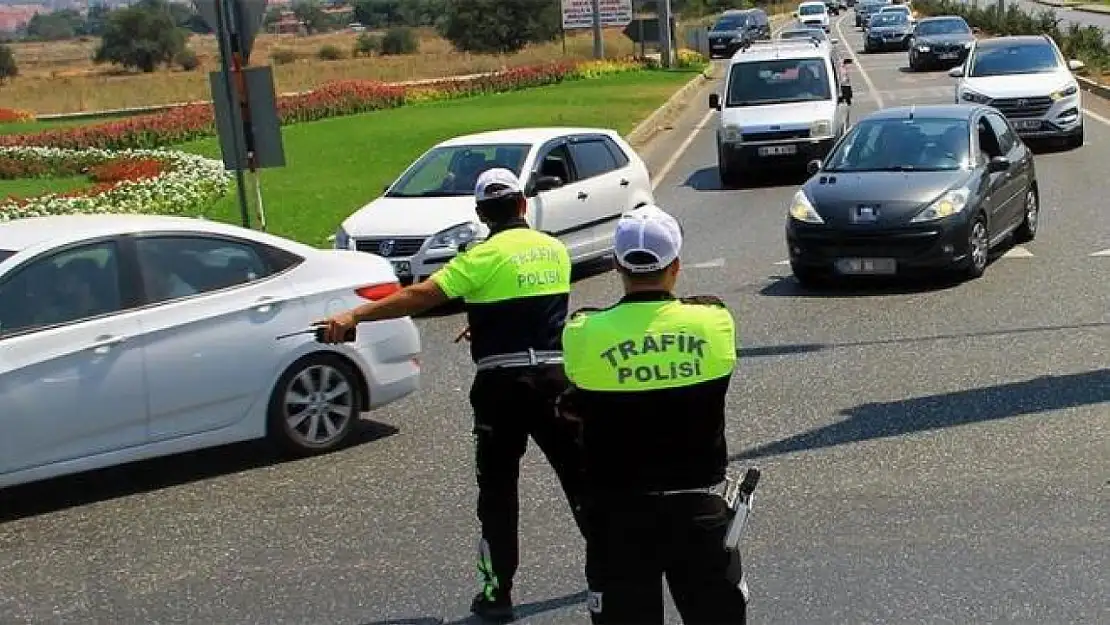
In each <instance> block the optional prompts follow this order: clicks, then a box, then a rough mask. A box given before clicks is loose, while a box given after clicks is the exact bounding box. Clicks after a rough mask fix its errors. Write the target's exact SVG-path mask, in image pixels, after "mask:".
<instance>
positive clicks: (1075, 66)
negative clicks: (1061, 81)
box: [1068, 59, 1087, 72]
mask: <svg viewBox="0 0 1110 625" xmlns="http://www.w3.org/2000/svg"><path fill="white" fill-rule="evenodd" d="M1085 67H1087V64H1086V63H1084V62H1083V61H1077V60H1075V59H1071V60H1070V61H1068V69H1070V70H1071V71H1073V72H1078V71H1079V70H1081V69H1083V68H1085Z"/></svg>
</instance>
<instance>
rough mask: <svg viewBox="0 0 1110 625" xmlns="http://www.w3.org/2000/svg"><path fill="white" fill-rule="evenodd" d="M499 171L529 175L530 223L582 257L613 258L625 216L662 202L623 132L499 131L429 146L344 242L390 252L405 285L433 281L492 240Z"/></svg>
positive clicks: (356, 217)
mask: <svg viewBox="0 0 1110 625" xmlns="http://www.w3.org/2000/svg"><path fill="white" fill-rule="evenodd" d="M494 167H504V168H506V169H509V170H511V171H513V172H514V173H515V174H517V176H519V177H520V181H521V183H522V184H523V185H524V190H525V195H526V196H527V197H528V212H527V214H526V218H527V220H528V222H529V223H530V224H531V226H532V227H533V228H536V229H537V230H541V231H544V232H547V233H548V234H551V235H553V236H555V237H558V238H559V239H560V240H562V241H563V243H565V244H566V246H567V248H568V249H569V251H570V257H571V260H572V261H573V262H574V263H582V262H585V261H590V260H597V259H601V258H603V257H605V256H607V255H609V254H611V253H612V251H613V228H614V226H615V223H616V220H617V219H618V218H619V217H620V215H621V213H623V212H625V211H627V210H630V209H633V208H636V207H638V206H643V205H645V204H653V203H654V202H655V199H654V196H653V194H652V190H651V178H650V175H649V174H648V170H647V166H646V165H644V162H643V161H642V160H641V159H640V157H639V156H638V155H637V154H636V151H635V150H633V149H632V146H630V145H628V143H626V142H625V140H624V139H623V138H622V137H621V136H620V134H619V133H617V132H616V131H613V130H608V129H601V128H521V129H516V130H498V131H493V132H485V133H480V134H475V135H467V136H463V137H457V138H454V139H449V140H447V141H444V142H442V143H440V144H438V145H436V146H435V147H433V148H432V149H430V150H428V151H427V152H425V153H424V155H423V156H421V157H420V158H419V159H417V160H416V162H415V163H413V164H412V165H410V166H409V167H408V169H406V170H405V171H404V172H402V173H401V176H400V177H399V178H398V179H397V180H396V182H394V183H393V184H392V185H390V186H389V187H387V188H386V190H385V193H384V194H383V195H382V196H381V197H379V198H377V199H376V200H374V201H372V202H370V203H369V204H367V205H366V206H363V207H362V208H360V209H358V210H357V211H355V213H354V214H353V215H351V216H350V217H348V218H347V219H346V220H344V221H343V224H342V225H341V226H340V228H339V230H338V231H337V232H336V234H335V247H336V248H338V249H352V250H358V251H361V252H370V253H372V254H377V255H379V256H383V257H385V258H386V259H388V260H389V261H390V262H391V263H392V264H393V270H394V271H395V272H396V274H397V277H398V278H399V279H400V280H401V282H402V283H405V284H409V283H412V282H418V281H420V280H424V279H426V278H427V277H428V276H430V275H431V274H432V273H434V272H435V271H436V270H437V269H439V268H440V267H442V266H443V265H444V264H445V263H446V262H447V261H449V260H451V259H452V258H454V257H455V255H457V254H458V253H459V251H460V250H463V249H466V247H467V246H469V245H471V244H473V243H474V242H476V241H480V240H482V239H484V238H486V236H488V234H489V229H488V228H486V226H485V225H484V224H482V223H481V222H480V221H479V220H478V213H477V211H476V209H475V206H474V185H475V183H476V182H477V179H478V175H479V174H481V173H482V172H483V171H485V170H487V169H492V168H494Z"/></svg>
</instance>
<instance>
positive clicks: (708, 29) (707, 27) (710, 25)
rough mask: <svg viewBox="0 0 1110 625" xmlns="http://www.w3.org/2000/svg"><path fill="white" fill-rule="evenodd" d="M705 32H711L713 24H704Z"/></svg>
mask: <svg viewBox="0 0 1110 625" xmlns="http://www.w3.org/2000/svg"><path fill="white" fill-rule="evenodd" d="M705 32H707V33H711V32H713V24H706V25H705Z"/></svg>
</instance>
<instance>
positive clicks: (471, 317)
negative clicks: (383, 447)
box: [322, 168, 581, 621]
mask: <svg viewBox="0 0 1110 625" xmlns="http://www.w3.org/2000/svg"><path fill="white" fill-rule="evenodd" d="M474 193H475V199H476V201H477V212H478V216H479V218H481V220H482V221H483V222H484V223H485V224H486V225H488V226H489V228H490V235H489V238H488V239H487V240H486V241H484V242H482V243H480V244H478V245H476V246H474V247H473V248H471V249H469V250H467V251H465V252H463V253H460V254H459V255H457V256H456V257H455V258H453V259H452V260H451V261H450V262H449V263H448V264H447V265H445V266H444V267H443V268H442V269H440V270H439V271H437V272H436V273H434V274H433V275H432V276H431V277H430V278H429V279H428V280H427V281H425V282H422V283H418V284H415V285H413V286H409V287H407V288H405V289H402V290H401V291H400V292H398V293H395V294H394V295H392V296H390V297H387V298H385V299H382V300H381V301H378V302H372V303H368V304H364V305H362V306H360V307H358V308H356V309H354V310H351V311H349V312H346V313H342V314H339V315H336V316H334V317H332V318H330V319H328V320H327V321H326V322H322V323H324V324H326V326H327V327H326V329H325V340H327V341H328V342H338V341H340V340H342V337H343V336H344V334H345V333H346V332H347V331H348V330H349V329H350V328H353V327H354V326H355V325H357V324H358V323H359V322H363V321H376V320H380V319H390V318H395V317H403V316H406V315H415V314H418V313H420V312H423V311H426V310H429V309H431V308H434V307H436V306H438V305H440V304H443V303H445V302H447V301H449V300H452V299H456V298H462V299H463V301H464V303H465V304H466V310H467V320H468V322H469V335H470V341H471V356H472V358H473V359H474V361H475V363H477V370H478V372H477V374H476V375H475V377H474V383H473V385H472V386H471V389H470V402H471V405H472V407H473V408H474V422H475V425H474V427H475V429H474V434H475V439H476V447H477V450H476V456H477V458H476V464H477V477H478V519H479V521H480V522H481V526H482V539H481V541H480V545H479V555H478V570H479V573H480V575H481V580H482V581H481V592H479V593H478V595H477V596H476V597H475V598H474V601H473V603H472V604H471V611H472V612H474V613H475V614H477V615H479V616H481V617H484V618H488V619H490V620H495V621H502V620H510V619H511V618H512V617H513V610H512V599H511V591H512V585H513V576H514V574H515V573H516V569H517V565H518V561H519V546H518V542H517V525H518V515H519V501H518V494H517V482H518V475H519V471H520V460H521V458H522V457H523V456H524V453H525V449H526V447H527V445H528V437H529V435H531V437H532V438H533V439H534V440H535V441H536V443H537V444H538V445H539V447H540V449H541V450H542V451H543V453H544V455H545V456H547V459H548V461H549V462H550V463H551V465H552V467H553V468H554V469H555V472H556V474H557V475H558V477H559V481H560V482H561V484H562V487H563V490H564V492H565V494H566V496H567V498H568V500H569V501H570V503H571V509H572V511H574V514H575V520H576V522H577V521H578V512H577V511H578V503H577V501H578V491H579V488H580V485H581V457H580V452H579V448H578V445H577V440H576V435H577V432H576V430H575V425H574V423H572V422H567V421H565V420H563V419H561V418H559V416H558V414H557V412H556V409H555V402H556V401H557V399H558V397H559V395H560V394H561V393H563V392H564V391H565V390H566V388H567V381H566V376H565V374H564V372H563V361H562V353H561V345H562V330H563V324H564V323H565V321H566V316H567V306H568V301H569V297H570V272H571V264H570V255H569V253H568V252H567V248H566V246H564V245H563V244H562V243H561V242H560V241H559V240H558V239H555V238H553V237H551V236H548V235H546V234H543V233H541V232H537V231H535V230H532V229H531V228H529V227H528V223H527V222H526V221H525V219H524V213H525V210H526V209H527V201H526V200H525V198H524V194H523V192H522V189H521V186H520V182H519V180H518V179H517V177H516V175H514V174H513V172H511V171H509V170H507V169H501V168H496V169H490V170H487V171H485V172H483V173H482V174H481V175H480V176H479V177H478V180H477V183H476V185H475V191H474ZM579 527H580V531H581V526H579Z"/></svg>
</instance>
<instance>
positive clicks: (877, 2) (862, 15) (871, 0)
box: [856, 0, 890, 28]
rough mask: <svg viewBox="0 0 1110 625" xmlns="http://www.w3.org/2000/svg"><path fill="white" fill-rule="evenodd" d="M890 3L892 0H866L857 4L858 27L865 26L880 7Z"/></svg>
mask: <svg viewBox="0 0 1110 625" xmlns="http://www.w3.org/2000/svg"><path fill="white" fill-rule="evenodd" d="M889 5H890V0H864V1H863V2H861V3H859V4H857V5H856V28H863V27H865V26H867V23H868V22H869V21H870V20H871V16H872V15H873V14H875V13H878V12H879V10H880V9H882V8H883V7H885V6H889Z"/></svg>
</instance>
